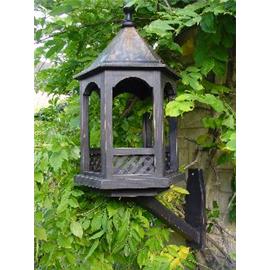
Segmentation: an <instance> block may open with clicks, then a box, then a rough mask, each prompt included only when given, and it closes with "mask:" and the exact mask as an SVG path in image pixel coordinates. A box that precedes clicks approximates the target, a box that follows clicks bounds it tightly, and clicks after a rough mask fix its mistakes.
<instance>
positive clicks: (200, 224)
mask: <svg viewBox="0 0 270 270" xmlns="http://www.w3.org/2000/svg"><path fill="white" fill-rule="evenodd" d="M187 190H188V191H189V193H190V194H189V195H187V196H186V203H185V218H184V219H183V218H180V217H179V216H177V215H176V214H174V213H173V212H172V211H171V210H169V209H168V208H166V207H165V206H164V205H163V204H161V203H160V202H159V201H158V200H157V199H155V198H154V197H136V198H132V200H133V201H135V202H136V203H138V204H139V205H141V206H142V207H143V208H145V209H147V210H148V211H150V212H151V213H152V214H154V215H155V216H156V217H158V218H160V219H161V220H162V221H163V222H165V223H166V224H167V225H168V226H169V227H170V228H172V229H173V230H175V231H177V232H179V233H181V234H182V235H183V236H184V238H185V239H186V240H187V243H188V245H189V246H191V247H193V248H196V249H203V248H204V247H205V232H206V215H205V186H204V179H203V171H202V170H201V169H189V170H188V178H187Z"/></svg>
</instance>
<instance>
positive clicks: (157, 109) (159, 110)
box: [153, 71, 165, 177]
mask: <svg viewBox="0 0 270 270" xmlns="http://www.w3.org/2000/svg"><path fill="white" fill-rule="evenodd" d="M154 82H155V83H154V85H153V95H154V109H153V112H154V113H153V115H154V149H155V174H156V176H158V177H161V176H163V175H164V170H165V166H164V163H165V150H164V131H163V130H164V123H163V122H164V120H163V95H164V94H163V89H162V88H161V75H160V72H158V71H155V80H154Z"/></svg>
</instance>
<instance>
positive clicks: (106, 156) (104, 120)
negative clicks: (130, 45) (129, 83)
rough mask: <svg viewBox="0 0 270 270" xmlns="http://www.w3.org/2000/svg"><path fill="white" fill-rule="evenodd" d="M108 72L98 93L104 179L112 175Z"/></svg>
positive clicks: (110, 100) (110, 95) (110, 102)
mask: <svg viewBox="0 0 270 270" xmlns="http://www.w3.org/2000/svg"><path fill="white" fill-rule="evenodd" d="M110 76H112V74H111V73H110V72H107V71H105V72H104V87H102V88H101V91H100V101H101V103H100V105H101V106H100V115H101V170H102V174H103V176H104V177H105V178H110V177H111V176H112V174H113V168H112V159H113V155H112V101H113V93H112V92H113V90H112V85H111V83H110V81H111V80H110Z"/></svg>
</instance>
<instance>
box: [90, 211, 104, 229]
mask: <svg viewBox="0 0 270 270" xmlns="http://www.w3.org/2000/svg"><path fill="white" fill-rule="evenodd" d="M101 225H102V214H101V213H99V214H97V215H95V216H94V218H93V220H92V222H91V231H92V232H95V231H97V230H99V229H100V228H101Z"/></svg>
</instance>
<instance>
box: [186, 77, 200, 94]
mask: <svg viewBox="0 0 270 270" xmlns="http://www.w3.org/2000/svg"><path fill="white" fill-rule="evenodd" d="M189 84H190V86H191V87H192V88H193V89H194V90H196V91H200V90H202V89H203V86H202V85H201V84H200V83H199V82H198V81H197V80H195V79H193V78H190V80H189Z"/></svg>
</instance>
